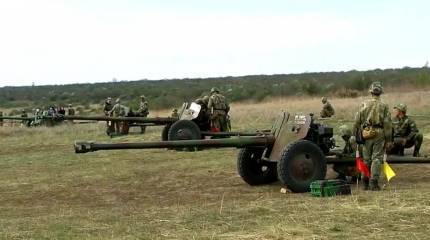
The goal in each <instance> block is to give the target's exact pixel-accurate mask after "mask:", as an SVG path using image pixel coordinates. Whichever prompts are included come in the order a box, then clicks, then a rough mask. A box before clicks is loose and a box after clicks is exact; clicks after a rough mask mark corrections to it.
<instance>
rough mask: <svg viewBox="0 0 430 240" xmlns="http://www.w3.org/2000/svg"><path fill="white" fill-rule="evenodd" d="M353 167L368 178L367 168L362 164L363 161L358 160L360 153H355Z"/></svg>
mask: <svg viewBox="0 0 430 240" xmlns="http://www.w3.org/2000/svg"><path fill="white" fill-rule="evenodd" d="M355 165H356V167H357V169H358V171H360V172H361V173H363V174H364V176H366V177H368V178H370V171H369V169H368V168H367V165H366V164H365V163H364V162H363V159H361V158H360V152H359V151H358V150H357V151H356V152H355Z"/></svg>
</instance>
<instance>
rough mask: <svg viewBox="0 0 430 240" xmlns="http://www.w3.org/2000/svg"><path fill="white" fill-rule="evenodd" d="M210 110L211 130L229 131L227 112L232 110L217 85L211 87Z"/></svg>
mask: <svg viewBox="0 0 430 240" xmlns="http://www.w3.org/2000/svg"><path fill="white" fill-rule="evenodd" d="M208 110H209V111H210V120H211V128H212V129H211V130H212V131H214V132H220V131H221V132H229V131H230V129H229V128H228V123H227V114H228V112H229V111H230V106H229V104H228V103H227V101H226V99H225V97H224V96H223V95H221V94H220V93H219V89H218V88H216V87H213V88H212V89H211V96H210V97H209V101H208Z"/></svg>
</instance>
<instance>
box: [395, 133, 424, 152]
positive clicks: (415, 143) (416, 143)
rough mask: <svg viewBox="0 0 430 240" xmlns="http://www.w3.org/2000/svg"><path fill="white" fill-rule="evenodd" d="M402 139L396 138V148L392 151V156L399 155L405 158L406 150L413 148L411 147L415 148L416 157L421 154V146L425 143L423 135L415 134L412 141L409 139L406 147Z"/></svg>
mask: <svg viewBox="0 0 430 240" xmlns="http://www.w3.org/2000/svg"><path fill="white" fill-rule="evenodd" d="M402 139H403V138H400V137H394V141H393V143H394V146H393V148H392V149H391V150H390V153H391V154H397V155H400V156H403V155H404V150H405V148H411V147H414V156H415V155H416V154H419V152H420V148H421V144H422V143H423V134H422V133H416V134H414V135H413V136H412V137H411V138H410V139H408V140H407V141H406V143H405V145H404V146H403V145H402V143H401V140H402Z"/></svg>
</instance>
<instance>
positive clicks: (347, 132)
mask: <svg viewBox="0 0 430 240" xmlns="http://www.w3.org/2000/svg"><path fill="white" fill-rule="evenodd" d="M339 131H340V136H341V137H342V139H343V141H344V142H345V146H344V147H343V151H342V154H345V155H349V156H355V151H356V150H357V147H358V146H357V142H356V140H355V136H353V135H352V130H351V128H349V127H348V126H347V125H342V126H340V127H339ZM360 151H361V150H360ZM333 170H334V171H335V172H337V173H338V174H339V175H338V177H337V178H338V179H342V180H348V179H351V180H352V178H356V177H358V176H359V173H358V172H357V169H356V167H355V163H336V164H333Z"/></svg>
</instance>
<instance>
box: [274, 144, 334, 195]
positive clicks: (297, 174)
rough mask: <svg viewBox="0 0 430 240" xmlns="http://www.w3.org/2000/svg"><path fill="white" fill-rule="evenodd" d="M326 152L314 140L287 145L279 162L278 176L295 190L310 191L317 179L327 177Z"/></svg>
mask: <svg viewBox="0 0 430 240" xmlns="http://www.w3.org/2000/svg"><path fill="white" fill-rule="evenodd" d="M326 172H327V164H326V159H325V156H324V153H323V152H322V150H321V149H320V148H319V147H318V146H317V145H316V144H315V143H313V142H311V141H308V140H299V141H296V142H293V143H290V144H288V145H287V147H286V148H285V149H284V152H283V153H282V157H281V159H280V161H279V162H278V177H279V180H281V182H282V183H283V184H285V185H286V186H287V187H288V188H289V189H291V191H293V192H308V191H309V185H310V184H311V182H313V181H315V180H321V179H324V178H325V175H326Z"/></svg>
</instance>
